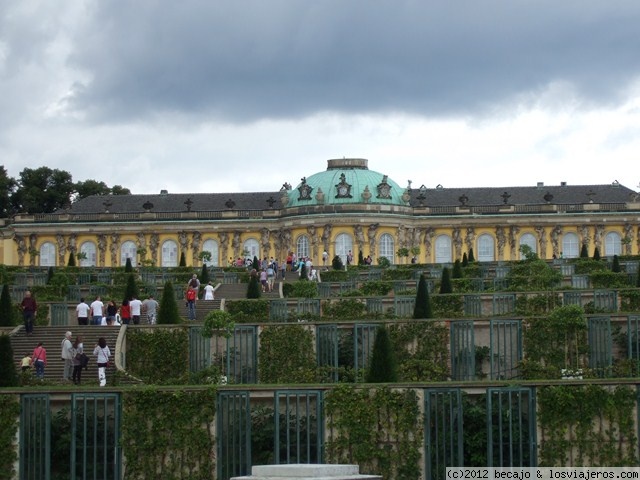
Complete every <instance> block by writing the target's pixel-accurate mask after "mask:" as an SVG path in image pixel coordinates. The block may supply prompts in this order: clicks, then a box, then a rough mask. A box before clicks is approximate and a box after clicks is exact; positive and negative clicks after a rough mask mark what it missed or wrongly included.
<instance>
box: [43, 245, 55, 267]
mask: <svg viewBox="0 0 640 480" xmlns="http://www.w3.org/2000/svg"><path fill="white" fill-rule="evenodd" d="M40 266H41V267H55V266H56V246H55V245H54V244H53V243H51V242H44V243H43V244H42V245H40Z"/></svg>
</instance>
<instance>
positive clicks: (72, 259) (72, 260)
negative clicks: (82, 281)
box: [67, 252, 76, 267]
mask: <svg viewBox="0 0 640 480" xmlns="http://www.w3.org/2000/svg"><path fill="white" fill-rule="evenodd" d="M75 266H76V256H75V255H74V254H73V252H69V260H68V261H67V267H75Z"/></svg>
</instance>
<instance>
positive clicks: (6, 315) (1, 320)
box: [0, 283, 16, 327]
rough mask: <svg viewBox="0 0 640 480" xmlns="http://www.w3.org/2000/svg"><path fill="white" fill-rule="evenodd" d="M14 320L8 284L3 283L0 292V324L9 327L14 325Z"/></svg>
mask: <svg viewBox="0 0 640 480" xmlns="http://www.w3.org/2000/svg"><path fill="white" fill-rule="evenodd" d="M15 321H16V319H15V308H14V306H13V303H12V302H11V294H10V293H9V285H7V284H6V283H5V284H4V285H3V287H2V294H1V295H0V326H2V327H11V326H13V325H15Z"/></svg>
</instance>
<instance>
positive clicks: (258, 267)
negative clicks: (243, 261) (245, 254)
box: [252, 255, 260, 272]
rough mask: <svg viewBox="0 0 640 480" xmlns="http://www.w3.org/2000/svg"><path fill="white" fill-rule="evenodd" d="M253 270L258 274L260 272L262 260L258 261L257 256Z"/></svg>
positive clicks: (254, 257)
mask: <svg viewBox="0 0 640 480" xmlns="http://www.w3.org/2000/svg"><path fill="white" fill-rule="evenodd" d="M252 266H253V269H254V270H255V271H256V272H257V271H258V270H260V260H258V257H257V256H255V255H254V256H253V264H252Z"/></svg>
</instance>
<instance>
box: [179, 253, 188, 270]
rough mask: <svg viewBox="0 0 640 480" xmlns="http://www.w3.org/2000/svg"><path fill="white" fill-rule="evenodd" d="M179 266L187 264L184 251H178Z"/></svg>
mask: <svg viewBox="0 0 640 480" xmlns="http://www.w3.org/2000/svg"><path fill="white" fill-rule="evenodd" d="M180 266H181V267H186V266H187V258H186V257H185V255H184V251H182V252H180Z"/></svg>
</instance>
